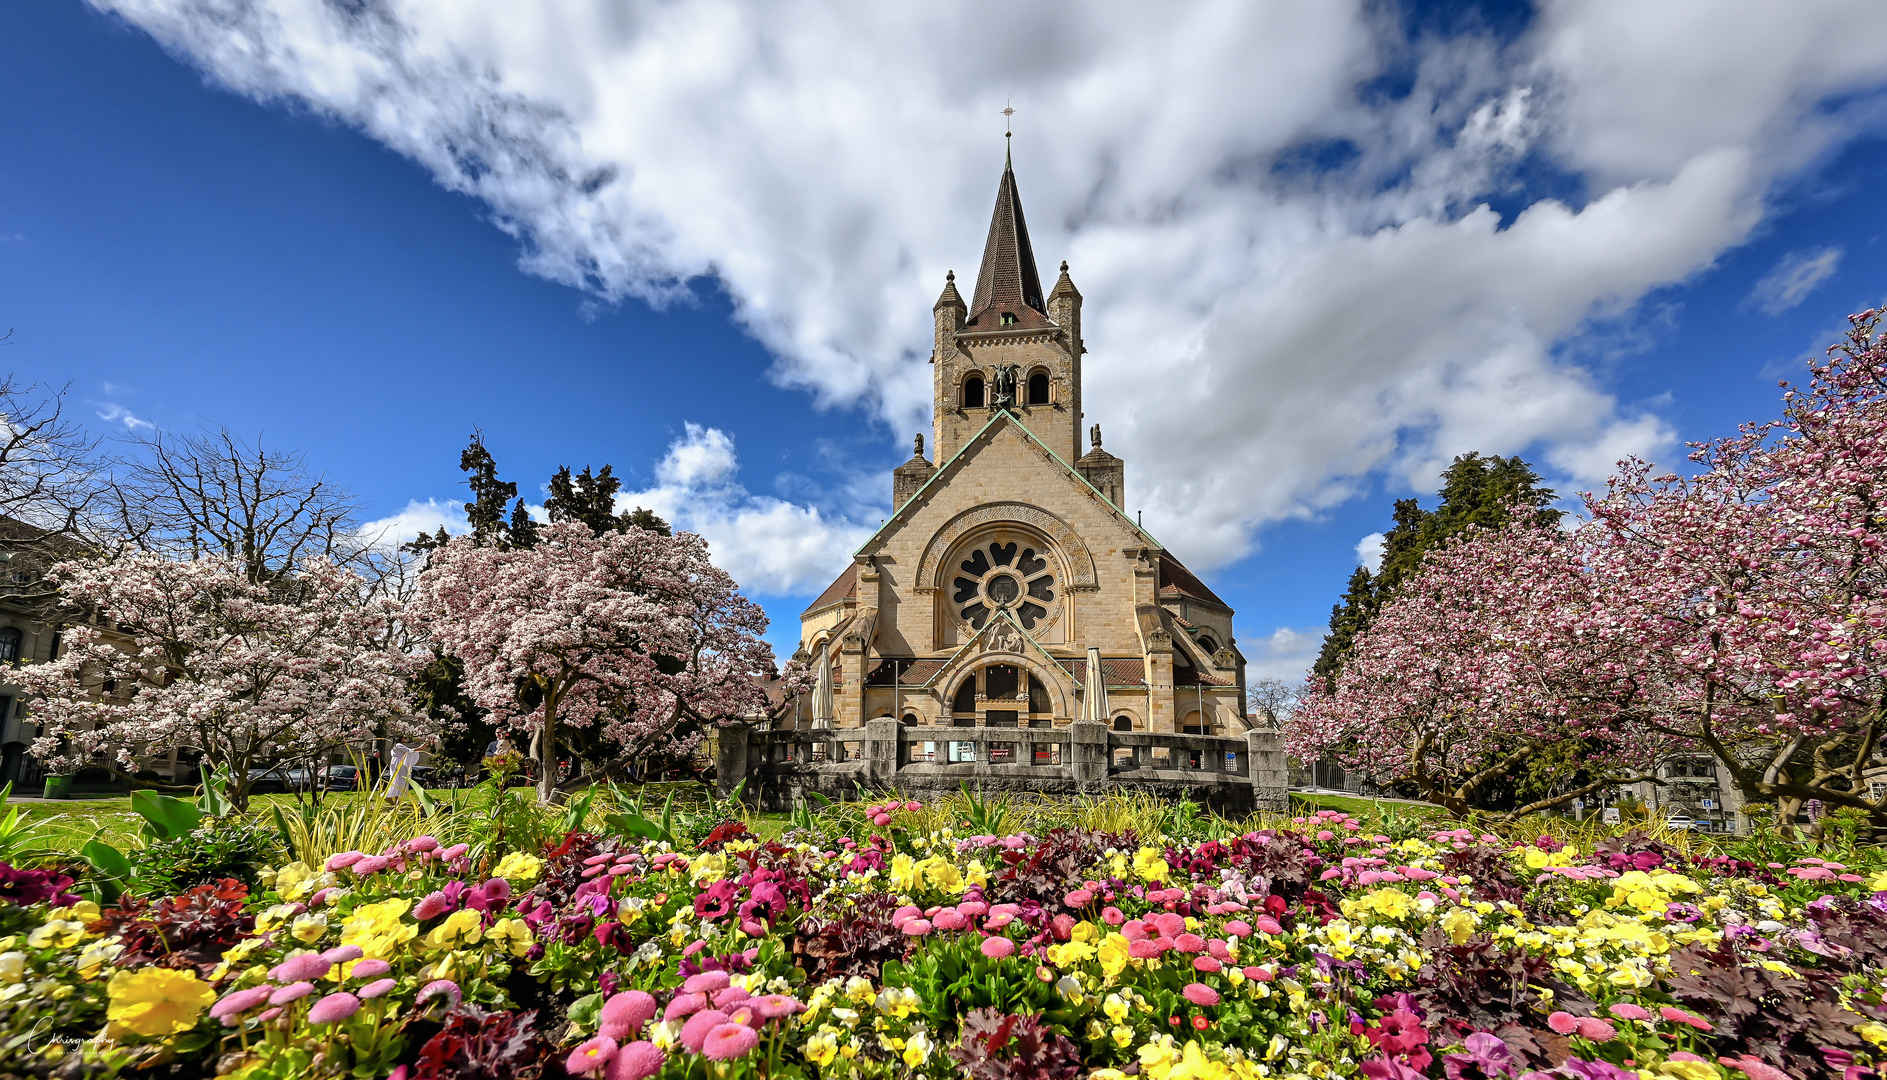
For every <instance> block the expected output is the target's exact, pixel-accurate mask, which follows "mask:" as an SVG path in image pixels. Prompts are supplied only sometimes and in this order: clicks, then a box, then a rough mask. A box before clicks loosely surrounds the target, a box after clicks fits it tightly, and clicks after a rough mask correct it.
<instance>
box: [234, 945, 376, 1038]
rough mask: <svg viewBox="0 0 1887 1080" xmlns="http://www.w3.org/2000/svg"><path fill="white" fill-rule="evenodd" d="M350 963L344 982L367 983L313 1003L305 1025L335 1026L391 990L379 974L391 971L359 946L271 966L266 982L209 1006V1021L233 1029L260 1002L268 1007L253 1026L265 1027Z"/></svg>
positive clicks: (293, 958)
mask: <svg viewBox="0 0 1887 1080" xmlns="http://www.w3.org/2000/svg"><path fill="white" fill-rule="evenodd" d="M350 961H352V962H353V963H354V966H353V967H352V968H350V969H348V973H347V980H346V981H349V982H356V983H358V982H363V981H365V982H366V985H364V986H359V987H356V989H355V990H354V991H351V992H350V991H347V990H338V991H335V992H334V993H331V994H328V995H326V996H325V997H322V998H320V999H318V1000H317V1001H315V1003H314V1004H313V1005H311V1006H309V1008H308V1015H307V1021H308V1023H310V1024H317V1025H319V1024H336V1023H339V1022H341V1021H342V1020H345V1019H347V1018H348V1017H350V1016H352V1015H354V1014H355V1013H357V1012H359V1011H360V1008H361V1002H362V1001H363V1000H371V999H373V998H377V997H379V996H381V995H382V994H385V993H386V992H387V991H389V990H391V989H393V986H394V981H393V980H392V979H389V978H385V977H384V976H385V975H386V974H387V972H389V971H391V970H392V967H391V966H390V965H389V964H388V963H387V962H386V961H385V960H363V959H361V952H360V948H359V947H358V946H355V945H341V946H337V947H335V948H332V949H329V950H328V951H327V952H323V953H312V952H310V953H301V954H298V955H296V956H291V957H289V958H288V959H286V960H284V961H282V962H281V963H279V964H277V965H275V967H274V968H272V969H271V970H270V971H269V981H266V982H264V983H262V984H261V985H260V986H252V987H249V988H248V989H246V990H232V991H230V992H229V993H227V994H224V995H223V996H222V997H221V998H220V999H218V1000H217V1002H216V1004H214V1005H212V1006H210V1017H211V1018H212V1019H214V1020H220V1021H222V1023H223V1026H224V1027H235V1026H236V1025H238V1024H241V1023H242V1022H243V1020H244V1019H245V1017H244V1015H243V1014H245V1013H247V1012H249V1011H250V1010H252V1009H256V1008H258V1007H260V1006H262V1005H264V1004H266V1005H268V1006H270V1007H269V1008H268V1009H266V1010H264V1011H263V1012H262V1013H260V1014H258V1015H257V1016H256V1017H255V1020H256V1021H257V1022H258V1023H264V1024H266V1023H268V1022H269V1021H270V1020H273V1019H275V1018H276V1017H278V1016H280V1015H282V1013H283V1012H284V1011H286V1010H288V1009H289V1008H291V1007H292V1006H294V1004H295V1002H298V1001H301V1000H302V999H304V998H307V997H310V996H312V995H313V994H314V992H315V980H316V979H320V978H323V977H325V976H326V975H327V974H328V972H330V971H332V970H333V969H334V966H335V965H336V964H345V963H348V962H350Z"/></svg>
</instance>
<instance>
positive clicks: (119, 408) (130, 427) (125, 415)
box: [93, 383, 157, 431]
mask: <svg viewBox="0 0 1887 1080" xmlns="http://www.w3.org/2000/svg"><path fill="white" fill-rule="evenodd" d="M106 385H107V386H109V385H110V384H109V383H107V384H106ZM93 404H95V405H97V406H98V418H99V419H100V420H103V421H104V422H105V423H107V424H123V425H124V426H125V430H127V431H137V430H138V429H140V428H150V429H152V430H153V431H155V430H156V429H157V425H156V424H153V423H151V422H150V421H149V420H146V419H144V418H143V417H141V416H138V415H136V414H134V413H133V412H132V411H131V410H130V409H127V408H125V407H124V406H123V405H119V404H117V403H115V402H109V401H107V402H103V403H100V402H94V403H93Z"/></svg>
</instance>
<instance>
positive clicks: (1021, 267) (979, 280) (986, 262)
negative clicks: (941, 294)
mask: <svg viewBox="0 0 1887 1080" xmlns="http://www.w3.org/2000/svg"><path fill="white" fill-rule="evenodd" d="M939 303H942V301H941V300H940V301H939ZM1047 310H1048V309H1047V306H1046V305H1045V304H1044V302H1043V296H1042V276H1041V274H1039V273H1037V272H1036V269H1035V248H1034V247H1033V246H1032V245H1030V243H1029V223H1028V221H1027V220H1025V219H1024V218H1023V216H1022V196H1021V195H1020V194H1019V193H1018V192H1017V191H1016V172H1015V169H1013V168H1011V167H1010V164H1009V162H1008V161H1007V160H1005V161H1004V162H1003V167H1002V182H1001V183H999V184H998V185H997V187H996V210H995V212H994V213H992V214H991V215H990V218H989V239H987V240H985V241H984V242H983V265H982V267H981V268H980V269H979V270H978V271H977V274H976V291H975V292H974V293H972V294H971V299H970V317H969V319H968V320H967V321H965V322H964V324H963V329H965V330H995V329H999V328H1000V326H1001V322H1000V320H999V319H998V318H997V313H1001V312H1008V313H1009V314H1011V315H1014V316H1015V322H1014V323H1013V324H1012V326H1013V327H1014V328H1015V329H1017V330H1039V329H1042V328H1043V327H1049V326H1053V325H1055V324H1054V323H1053V322H1052V321H1050V319H1049V317H1048V315H1047Z"/></svg>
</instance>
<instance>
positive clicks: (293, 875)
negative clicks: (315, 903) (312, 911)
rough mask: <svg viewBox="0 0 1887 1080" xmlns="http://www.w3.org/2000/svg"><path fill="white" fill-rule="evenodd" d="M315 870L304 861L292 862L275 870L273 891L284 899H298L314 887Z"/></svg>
mask: <svg viewBox="0 0 1887 1080" xmlns="http://www.w3.org/2000/svg"><path fill="white" fill-rule="evenodd" d="M315 876H316V871H315V868H314V867H312V866H309V865H308V864H307V863H305V862H292V863H289V864H288V865H287V866H284V867H282V868H281V869H280V870H277V871H276V872H275V891H276V892H278V893H281V894H282V899H284V900H299V899H301V898H302V897H303V896H306V895H307V894H308V891H309V890H310V889H312V888H313V887H314V883H315Z"/></svg>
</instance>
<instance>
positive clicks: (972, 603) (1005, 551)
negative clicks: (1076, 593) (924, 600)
mask: <svg viewBox="0 0 1887 1080" xmlns="http://www.w3.org/2000/svg"><path fill="white" fill-rule="evenodd" d="M1018 548H1021V554H1020V555H1018V554H1017V553H1016V552H1017V549H1018ZM960 569H961V571H962V572H961V573H960V574H959V575H958V576H957V578H956V580H955V581H954V582H952V584H953V585H955V586H956V593H955V595H953V596H952V597H951V600H952V602H953V603H954V604H956V605H957V608H958V610H957V614H958V615H959V616H961V617H962V618H963V621H964V622H967V623H969V624H970V625H971V626H972V627H975V628H976V629H978V630H981V629H982V628H983V624H985V623H987V622H988V621H989V617H990V614H991V613H992V612H995V611H1001V610H1007V611H1009V612H1010V613H1011V614H1013V615H1014V616H1015V618H1016V620H1017V621H1019V622H1020V623H1022V628H1023V629H1025V630H1033V629H1035V624H1036V623H1037V622H1040V621H1041V620H1043V619H1046V618H1048V611H1049V605H1051V604H1053V603H1054V601H1055V575H1054V574H1052V573H1050V571H1049V563H1048V560H1047V559H1044V558H1042V557H1040V556H1039V555H1037V554H1036V553H1035V549H1034V548H1028V547H1022V546H1021V545H1020V544H1019V543H1016V542H1014V541H1011V542H1010V543H1007V544H1004V543H1000V542H993V543H989V544H984V545H982V546H980V547H978V548H976V549H975V550H973V551H971V552H970V557H969V558H967V559H965V560H963V562H962V564H961V566H960Z"/></svg>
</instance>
